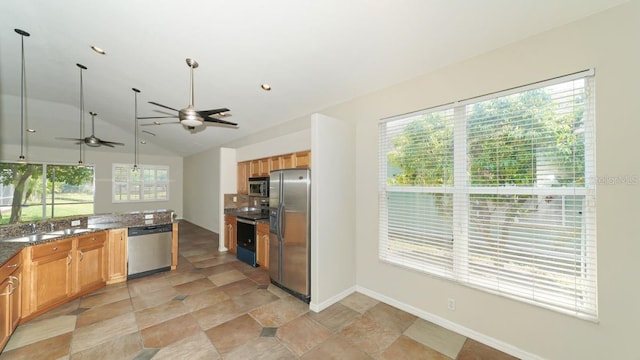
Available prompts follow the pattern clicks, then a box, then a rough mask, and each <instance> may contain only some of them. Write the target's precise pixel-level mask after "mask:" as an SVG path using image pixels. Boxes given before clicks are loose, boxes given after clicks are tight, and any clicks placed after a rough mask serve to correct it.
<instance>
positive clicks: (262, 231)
mask: <svg viewBox="0 0 640 360" xmlns="http://www.w3.org/2000/svg"><path fill="white" fill-rule="evenodd" d="M256 262H257V263H258V265H260V266H261V267H263V268H264V269H265V270H268V269H269V224H267V223H263V222H258V224H257V225H256Z"/></svg>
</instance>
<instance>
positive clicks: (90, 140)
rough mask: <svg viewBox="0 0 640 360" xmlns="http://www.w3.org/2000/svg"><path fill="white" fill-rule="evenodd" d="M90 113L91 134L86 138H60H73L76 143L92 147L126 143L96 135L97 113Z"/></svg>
mask: <svg viewBox="0 0 640 360" xmlns="http://www.w3.org/2000/svg"><path fill="white" fill-rule="evenodd" d="M89 115H91V136H87V137H85V138H57V139H60V140H72V141H75V142H76V145H78V144H81V143H84V144H85V145H87V146H91V147H99V146H102V145H104V146H108V147H115V146H114V145H124V144H123V143H119V142H115V141H106V140H102V139H100V138H98V137H96V136H95V135H94V129H95V119H94V118H95V117H96V115H98V114H96V113H94V112H92V111H90V112H89Z"/></svg>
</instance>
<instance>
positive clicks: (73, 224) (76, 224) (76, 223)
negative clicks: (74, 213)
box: [71, 220, 80, 226]
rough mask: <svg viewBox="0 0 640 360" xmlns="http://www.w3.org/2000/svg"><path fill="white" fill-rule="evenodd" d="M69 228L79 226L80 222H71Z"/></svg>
mask: <svg viewBox="0 0 640 360" xmlns="http://www.w3.org/2000/svg"><path fill="white" fill-rule="evenodd" d="M71 226H80V220H71Z"/></svg>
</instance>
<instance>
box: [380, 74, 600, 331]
mask: <svg viewBox="0 0 640 360" xmlns="http://www.w3.org/2000/svg"><path fill="white" fill-rule="evenodd" d="M582 78H584V79H585V81H587V83H586V84H585V88H587V87H589V88H590V90H589V91H591V94H589V95H588V96H585V101H590V103H586V104H585V105H584V108H585V111H589V112H590V113H588V114H587V115H585V117H588V119H587V121H588V122H590V123H589V124H587V130H585V138H584V144H585V159H584V161H585V166H584V185H583V186H575V185H574V186H572V187H549V188H545V187H538V186H535V184H534V185H533V186H501V187H500V188H499V189H497V188H496V186H475V185H471V181H470V176H471V175H470V174H469V169H468V154H467V146H468V143H467V140H468V134H467V120H468V119H467V114H466V111H467V110H466V107H467V106H469V105H473V104H477V103H480V102H483V101H487V100H492V99H496V98H500V97H506V96H509V95H514V94H519V93H524V92H526V91H529V90H535V89H539V88H543V87H546V86H551V85H556V84H560V83H565V82H569V81H573V80H578V79H582ZM594 78H595V71H594V70H593V69H591V70H586V71H581V72H577V73H574V74H569V75H566V76H560V77H557V78H553V79H549V80H544V81H540V82H536V83H532V84H528V85H525V86H519V87H515V88H510V89H507V90H504V91H498V92H494V93H491V94H486V95H482V96H478V97H474V98H469V99H465V100H461V101H457V102H454V103H449V104H444V105H440V106H437V107H433V108H429V109H425V110H421V111H417V112H414V113H408V114H402V115H398V116H394V117H391V118H387V119H382V120H380V122H379V130H378V135H379V161H380V163H379V194H378V196H379V206H380V209H379V230H380V232H379V239H378V241H379V254H378V257H379V259H380V260H381V261H383V262H388V263H391V264H394V265H399V266H402V267H405V268H409V269H412V270H417V271H420V272H423V273H426V274H429V275H432V276H436V277H441V278H445V279H447V280H451V281H454V282H457V283H459V284H462V285H465V286H470V287H473V288H477V289H480V290H482V291H486V292H490V293H494V294H498V295H500V296H505V297H509V298H513V299H516V300H519V301H523V302H526V303H531V304H534V305H537V306H541V307H544V308H548V309H552V310H555V311H558V312H562V313H566V314H570V315H573V316H576V317H578V318H582V319H587V320H591V321H597V319H598V310H597V273H596V271H597V254H596V250H595V249H596V231H595V185H596V184H595V180H596V179H595V165H596V164H595V141H594V138H595V110H594V109H595V93H594V85H593V84H594ZM445 110H453V112H454V116H453V122H454V134H453V142H454V146H453V158H454V160H453V179H454V180H453V184H443V185H442V186H398V185H390V184H388V171H389V168H388V163H387V162H388V157H387V156H388V154H389V151H390V149H391V148H392V145H391V143H390V141H391V138H390V135H389V134H388V129H387V128H386V124H387V123H392V122H394V121H398V120H400V121H402V120H407V119H410V118H412V117H414V116H421V115H428V114H432V113H436V112H441V111H445ZM387 141H389V142H387ZM587 146H588V147H589V148H588V149H587ZM496 190H499V193H502V194H522V195H540V194H542V195H544V194H545V193H549V194H554V195H557V194H559V193H560V194H563V195H562V202H563V206H564V202H565V196H584V200H583V201H584V203H585V204H584V205H583V206H584V212H585V213H584V215H583V218H584V220H582V221H583V222H586V223H588V224H587V226H586V229H583V231H584V234H583V237H584V238H585V240H584V243H582V247H583V248H582V251H583V252H586V253H589V254H588V255H587V256H586V257H585V258H586V260H585V261H587V262H588V264H587V265H588V271H587V272H585V277H586V278H588V279H587V280H588V281H589V285H588V289H587V290H583V292H581V293H580V294H582V293H584V294H587V295H586V297H587V298H588V299H587V300H586V301H585V303H587V304H588V305H587V307H588V309H585V308H582V307H580V306H579V305H576V308H575V309H569V308H567V307H566V306H564V305H561V304H560V302H561V299H558V300H557V301H558V303H554V301H556V300H553V301H548V302H545V301H544V300H541V297H538V298H536V297H535V296H533V297H532V298H528V297H527V296H522V295H521V294H518V293H525V292H526V291H524V290H518V289H515V288H511V289H510V288H509V287H510V285H509V284H508V283H507V284H506V286H505V285H504V284H501V286H502V290H500V288H498V290H496V289H494V288H492V287H491V286H488V285H486V284H483V279H481V278H479V277H476V276H474V275H473V274H472V273H471V272H470V270H469V266H470V260H469V256H470V253H469V252H470V250H469V246H470V237H469V236H470V234H469V221H470V219H471V215H470V214H469V212H470V210H469V209H470V207H471V197H473V196H474V195H487V194H495V193H496ZM400 192H415V193H425V194H429V193H430V194H452V195H453V198H454V200H453V202H452V203H453V204H452V214H454V215H452V226H451V241H452V245H451V253H452V254H451V259H450V260H451V264H450V268H448V267H447V266H448V264H446V262H443V263H430V262H424V263H419V261H421V260H423V259H417V260H415V259H407V258H406V256H404V258H402V255H398V254H394V253H393V252H392V251H389V250H388V249H389V248H390V247H389V246H390V244H392V241H393V240H390V239H389V237H388V236H389V223H388V216H389V209H388V206H389V203H388V202H389V196H390V194H393V193H400ZM581 214H582V213H581ZM413 220H414V219H413ZM425 221H426V220H425ZM583 227H584V223H583ZM428 235H429V236H430V235H431V234H428ZM532 254H533V253H532ZM398 257H400V258H398ZM443 265H444V266H443ZM558 297H561V295H558Z"/></svg>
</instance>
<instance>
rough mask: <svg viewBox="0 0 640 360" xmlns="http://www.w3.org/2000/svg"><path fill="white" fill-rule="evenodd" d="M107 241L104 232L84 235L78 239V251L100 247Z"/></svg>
mask: <svg viewBox="0 0 640 360" xmlns="http://www.w3.org/2000/svg"><path fill="white" fill-rule="evenodd" d="M106 240H107V234H106V233H105V232H104V231H101V232H97V233H92V234H86V235H82V236H80V237H78V249H83V248H87V247H92V246H102V244H104V242H105V241H106Z"/></svg>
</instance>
